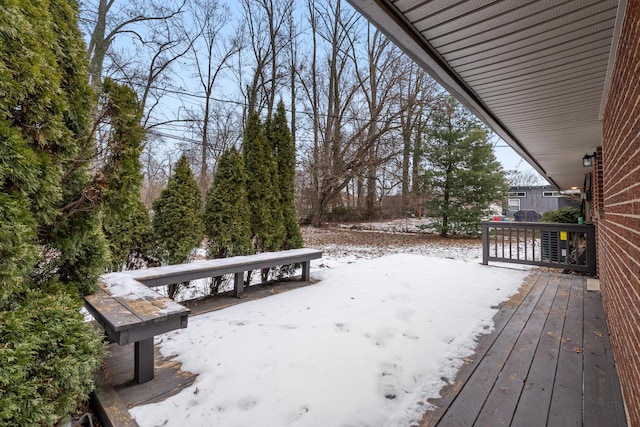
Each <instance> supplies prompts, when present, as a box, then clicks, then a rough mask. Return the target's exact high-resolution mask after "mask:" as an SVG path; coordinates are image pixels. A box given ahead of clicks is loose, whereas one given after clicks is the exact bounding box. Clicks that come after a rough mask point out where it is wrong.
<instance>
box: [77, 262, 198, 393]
mask: <svg viewBox="0 0 640 427" xmlns="http://www.w3.org/2000/svg"><path fill="white" fill-rule="evenodd" d="M85 307H86V308H87V310H88V311H89V313H91V315H92V316H93V317H94V318H95V319H96V321H97V322H98V323H99V324H100V326H102V328H103V329H104V331H105V333H106V335H107V337H108V339H109V341H110V342H114V343H118V345H127V344H131V343H134V380H135V381H136V382H137V383H138V384H142V383H144V382H147V381H150V380H152V379H153V377H154V369H153V337H154V336H156V335H159V334H163V333H165V332H169V331H173V330H174V329H180V328H186V327H187V321H188V317H189V313H190V312H191V310H189V309H188V308H186V307H184V306H182V305H180V304H178V303H177V302H175V301H173V300H171V299H169V298H166V297H163V296H162V295H160V294H159V293H157V292H155V291H154V290H152V289H149V288H148V287H147V286H145V285H144V284H142V283H140V282H138V281H136V280H134V279H131V278H130V277H128V276H127V274H126V273H111V274H106V275H103V276H102V277H101V281H100V282H99V286H98V290H97V291H96V292H95V293H93V294H92V295H88V296H86V297H85Z"/></svg>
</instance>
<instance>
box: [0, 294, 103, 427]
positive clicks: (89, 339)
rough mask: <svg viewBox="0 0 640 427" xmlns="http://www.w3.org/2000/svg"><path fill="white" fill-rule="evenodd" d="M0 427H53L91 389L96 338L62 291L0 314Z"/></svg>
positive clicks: (99, 349) (99, 353)
mask: <svg viewBox="0 0 640 427" xmlns="http://www.w3.org/2000/svg"><path fill="white" fill-rule="evenodd" d="M0 342H2V343H3V345H2V346H0V367H1V369H0V425H11V426H33V425H53V424H55V423H56V422H58V421H59V420H60V419H61V418H63V417H64V416H66V415H67V414H69V413H70V412H71V411H73V410H74V409H75V408H76V406H77V405H78V404H79V403H80V402H82V401H83V400H84V399H85V398H86V396H87V395H88V393H89V392H90V391H91V390H92V389H93V372H94V371H95V369H97V368H98V366H99V365H100V361H101V359H102V357H103V355H104V344H103V341H102V336H101V334H100V333H99V332H98V331H97V330H95V329H94V328H93V327H91V326H90V325H89V324H88V323H85V322H84V320H83V318H82V315H81V314H80V312H79V302H78V300H77V298H73V297H71V296H69V295H68V294H66V293H64V292H62V293H59V294H56V295H47V294H44V293H42V292H32V293H30V294H29V295H28V296H27V297H26V298H25V299H24V301H22V304H21V305H20V307H19V308H17V309H15V310H8V311H1V312H0Z"/></svg>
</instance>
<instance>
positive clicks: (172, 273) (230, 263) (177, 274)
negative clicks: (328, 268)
mask: <svg viewBox="0 0 640 427" xmlns="http://www.w3.org/2000/svg"><path fill="white" fill-rule="evenodd" d="M319 258H322V251H320V250H317V249H309V248H302V249H289V250H286V251H279V252H263V253H259V254H254V255H245V256H234V257H229V258H219V259H210V260H206V261H201V262H193V263H189V264H176V265H165V266H162V267H156V268H149V269H147V270H134V271H129V272H127V274H128V275H129V277H131V278H134V279H135V280H138V281H140V282H142V283H144V284H145V285H147V286H149V287H156V286H165V285H171V284H174V283H182V282H188V281H190V280H196V279H202V278H204V277H218V276H224V275H225V274H233V275H234V281H233V293H234V295H235V296H236V297H237V298H239V297H240V296H241V295H242V292H243V289H244V273H245V272H246V271H252V270H259V269H262V268H270V267H277V266H280V265H289V264H301V265H302V281H304V282H306V281H308V280H309V268H310V261H311V260H314V259H319Z"/></svg>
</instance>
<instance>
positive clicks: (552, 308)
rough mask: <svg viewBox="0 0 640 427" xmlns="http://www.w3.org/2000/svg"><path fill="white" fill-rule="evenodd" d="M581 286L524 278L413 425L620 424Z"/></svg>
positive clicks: (605, 341) (593, 312)
mask: <svg viewBox="0 0 640 427" xmlns="http://www.w3.org/2000/svg"><path fill="white" fill-rule="evenodd" d="M586 283H587V279H585V278H584V277H579V276H570V275H561V274H554V273H542V272H537V273H535V274H533V275H531V276H530V277H529V278H528V280H527V283H526V285H525V286H523V288H522V289H521V291H520V292H519V293H518V294H516V295H514V296H513V297H512V298H511V299H510V300H509V301H508V302H506V303H505V304H503V306H502V307H501V308H500V311H499V312H498V314H496V316H495V317H494V322H495V330H494V332H493V333H492V334H490V335H485V336H483V337H482V338H481V339H480V341H479V344H478V348H477V349H476V352H475V354H474V355H473V356H471V357H469V358H468V359H467V363H465V365H463V367H462V368H461V369H460V371H459V373H458V375H457V377H456V380H455V382H454V383H453V384H451V385H449V386H447V387H446V388H445V389H444V390H443V391H442V395H443V397H442V398H441V399H438V400H435V401H432V402H430V403H432V404H435V405H436V406H437V409H435V410H434V411H429V412H427V413H426V415H425V417H424V419H423V421H422V423H421V427H431V426H438V427H445V426H498V425H505V426H506V425H512V426H574V425H575V426H610V427H613V426H625V425H626V420H625V413H624V407H623V403H622V396H621V393H620V385H619V382H618V375H617V373H616V369H615V365H614V361H613V354H612V352H611V347H610V344H609V334H608V331H607V325H606V323H605V316H604V312H603V310H602V300H601V296H600V292H592V291H587V285H586Z"/></svg>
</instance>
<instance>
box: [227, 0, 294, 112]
mask: <svg viewBox="0 0 640 427" xmlns="http://www.w3.org/2000/svg"><path fill="white" fill-rule="evenodd" d="M293 5H294V0H242V8H243V11H244V24H245V25H244V26H243V27H244V28H245V34H244V35H245V37H246V42H245V43H246V49H248V50H249V52H248V55H246V57H245V61H247V62H248V63H249V64H250V65H249V67H250V70H251V71H250V74H249V78H248V83H247V84H244V77H243V76H242V71H239V72H240V85H241V90H242V91H244V96H245V100H246V111H245V117H246V116H247V114H248V113H250V112H251V111H256V112H258V113H259V114H260V113H261V112H262V111H263V110H265V109H266V117H267V119H269V118H271V115H272V114H273V109H274V105H275V102H276V96H277V94H278V91H279V89H280V88H281V87H282V86H285V85H286V84H287V83H286V81H287V76H289V75H290V73H288V72H287V68H288V64H287V60H286V58H285V57H284V55H285V54H286V52H287V50H289V46H290V44H291V42H292V40H291V39H290V35H291V31H290V30H291V25H290V24H291V11H292V9H293ZM243 53H245V54H246V53H247V52H243Z"/></svg>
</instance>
